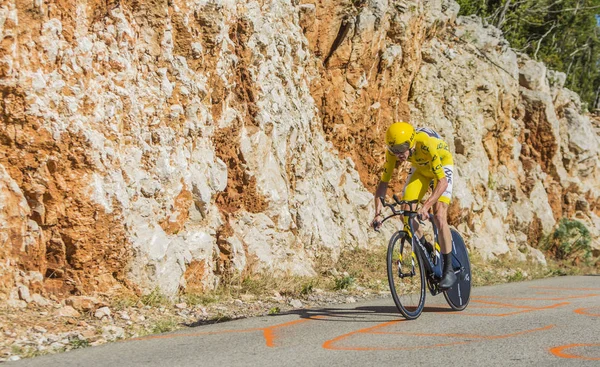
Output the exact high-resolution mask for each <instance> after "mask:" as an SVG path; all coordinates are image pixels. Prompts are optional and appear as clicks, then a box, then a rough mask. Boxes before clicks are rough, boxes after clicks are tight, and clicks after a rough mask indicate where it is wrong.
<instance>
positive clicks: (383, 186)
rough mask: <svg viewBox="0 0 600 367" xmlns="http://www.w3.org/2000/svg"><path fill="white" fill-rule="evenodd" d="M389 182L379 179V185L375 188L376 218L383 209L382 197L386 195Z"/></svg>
mask: <svg viewBox="0 0 600 367" xmlns="http://www.w3.org/2000/svg"><path fill="white" fill-rule="evenodd" d="M387 188H388V183H387V182H384V181H379V185H377V190H375V218H377V216H379V215H380V214H381V210H382V209H383V205H382V204H381V200H379V198H380V197H385V193H386V192H387Z"/></svg>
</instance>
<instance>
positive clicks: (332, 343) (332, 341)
mask: <svg viewBox="0 0 600 367" xmlns="http://www.w3.org/2000/svg"><path fill="white" fill-rule="evenodd" d="M401 321H406V320H398V321H391V322H386V323H383V324H379V325H376V326H372V327H369V328H365V329H359V330H356V331H352V332H350V333H347V334H343V335H340V336H338V337H336V338H333V339H330V340H327V341H326V342H325V343H323V346H322V347H323V349H328V350H352V351H381V350H414V349H423V348H433V347H447V346H454V345H462V344H469V343H474V342H478V341H481V340H495V339H504V338H512V337H516V336H519V335H524V334H529V333H533V332H538V331H545V330H550V329H552V328H554V327H555V325H547V326H544V327H542V328H536V329H530V330H523V331H519V332H516V333H511V334H503V335H474V334H435V333H409V332H395V331H375V330H377V329H381V328H384V327H387V326H390V325H392V324H394V323H397V322H401ZM357 334H374V335H407V336H416V337H447V338H472V339H477V340H466V341H464V340H461V341H454V342H448V343H438V344H427V345H418V346H412V347H389V348H388V347H360V346H354V347H353V346H350V347H343V346H336V345H335V344H336V343H338V342H339V341H341V340H344V339H348V338H350V337H351V336H353V335H357Z"/></svg>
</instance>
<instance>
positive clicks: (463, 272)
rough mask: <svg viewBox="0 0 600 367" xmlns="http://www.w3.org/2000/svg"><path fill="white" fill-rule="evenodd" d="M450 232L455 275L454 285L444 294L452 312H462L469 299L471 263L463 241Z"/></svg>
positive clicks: (454, 232)
mask: <svg viewBox="0 0 600 367" xmlns="http://www.w3.org/2000/svg"><path fill="white" fill-rule="evenodd" d="M451 232H452V267H453V268H454V272H455V273H456V278H457V280H456V283H455V284H454V285H453V286H452V288H450V289H448V290H446V291H445V292H444V297H446V301H447V302H448V305H450V307H451V308H452V309H453V310H456V311H462V310H464V309H465V308H467V305H468V304H469V300H470V298H471V263H470V262H469V254H468V252H467V247H466V246H465V241H464V240H463V239H462V236H461V235H460V234H459V233H458V232H457V231H456V230H454V229H451Z"/></svg>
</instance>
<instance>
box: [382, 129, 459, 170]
mask: <svg viewBox="0 0 600 367" xmlns="http://www.w3.org/2000/svg"><path fill="white" fill-rule="evenodd" d="M426 130H427V129H416V133H417V134H416V136H415V146H414V148H413V150H412V152H411V154H410V156H409V157H408V161H409V162H410V163H411V164H412V166H413V168H414V169H416V170H417V171H419V173H421V174H422V175H423V176H425V177H430V178H432V179H434V178H437V179H438V180H439V179H441V178H443V177H445V173H444V169H443V168H442V167H443V166H452V165H454V160H453V159H452V153H450V150H449V149H448V144H446V142H445V141H443V140H442V139H440V138H437V137H435V136H433V134H431V135H430V134H428V133H427V132H425V131H426ZM434 134H435V133H434ZM435 135H437V134H435ZM397 160H398V158H396V156H395V155H393V154H392V153H390V151H388V150H386V153H385V165H384V166H383V168H384V169H383V173H382V174H381V181H383V182H390V179H391V178H392V173H393V172H394V168H396V162H397Z"/></svg>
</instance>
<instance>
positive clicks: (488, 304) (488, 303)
mask: <svg viewBox="0 0 600 367" xmlns="http://www.w3.org/2000/svg"><path fill="white" fill-rule="evenodd" d="M481 298H489V297H476V298H474V299H472V300H471V302H472V303H477V304H481V305H484V306H479V307H478V306H471V307H469V309H473V308H516V309H518V310H519V311H512V312H504V313H473V312H466V311H462V312H457V313H451V314H452V315H463V316H479V317H506V316H512V315H517V314H522V313H526V312H532V311H542V310H548V309H552V308H557V307H562V306H565V305H568V304H570V303H569V302H561V303H555V304H552V305H549V306H541V307H540V306H537V307H536V306H524V305H515V304H512V303H502V302H493V301H483V300H481ZM498 298H500V299H511V298H507V297H498Z"/></svg>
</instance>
